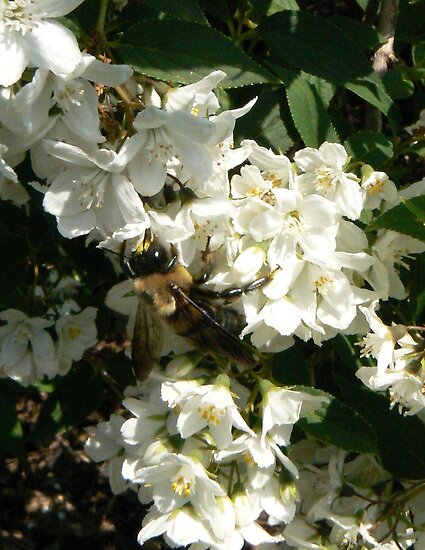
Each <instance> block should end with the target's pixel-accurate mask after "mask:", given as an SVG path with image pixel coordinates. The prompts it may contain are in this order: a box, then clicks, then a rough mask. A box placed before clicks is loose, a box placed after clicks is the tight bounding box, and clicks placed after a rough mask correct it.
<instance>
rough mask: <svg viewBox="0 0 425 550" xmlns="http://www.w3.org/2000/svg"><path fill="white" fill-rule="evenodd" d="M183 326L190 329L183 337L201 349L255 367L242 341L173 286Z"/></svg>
mask: <svg viewBox="0 0 425 550" xmlns="http://www.w3.org/2000/svg"><path fill="white" fill-rule="evenodd" d="M171 292H172V294H173V296H174V299H175V301H176V305H177V308H176V311H178V312H179V316H180V318H181V324H182V325H183V326H186V327H190V330H187V331H186V332H185V333H184V334H182V336H186V337H187V338H191V339H192V340H194V341H195V342H196V343H197V344H198V346H199V347H200V348H201V349H205V350H210V351H215V352H217V353H219V354H221V355H225V356H226V357H228V358H229V359H232V360H233V361H235V362H236V363H239V364H242V365H245V366H248V367H253V366H254V365H255V360H254V358H253V357H252V355H251V354H250V353H249V352H248V351H247V350H246V349H245V348H244V346H243V344H242V343H241V341H240V340H238V339H237V338H235V336H233V335H232V334H230V332H228V331H227V330H226V329H225V328H224V327H222V326H221V325H220V324H219V323H217V321H215V319H214V318H213V317H212V316H211V315H210V313H209V312H207V311H206V310H205V309H204V308H202V307H201V306H199V305H198V304H197V303H196V302H194V301H193V300H192V299H191V298H190V297H189V296H188V295H187V294H186V293H185V292H184V291H183V290H182V289H181V288H180V287H179V286H177V285H176V284H172V285H171Z"/></svg>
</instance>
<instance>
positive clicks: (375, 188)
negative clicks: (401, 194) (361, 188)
mask: <svg viewBox="0 0 425 550" xmlns="http://www.w3.org/2000/svg"><path fill="white" fill-rule="evenodd" d="M387 179H388V178H387V177H383V176H377V177H376V178H375V180H374V182H373V183H372V184H371V185H369V187H368V190H367V192H368V193H369V195H379V194H380V193H382V191H383V189H384V185H385V183H386V181H387Z"/></svg>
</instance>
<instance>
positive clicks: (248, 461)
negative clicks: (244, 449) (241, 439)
mask: <svg viewBox="0 0 425 550" xmlns="http://www.w3.org/2000/svg"><path fill="white" fill-rule="evenodd" d="M243 461H244V462H245V464H246V465H247V466H248V467H249V468H253V467H254V466H255V460H254V459H253V458H252V455H251V454H250V453H244V454H243Z"/></svg>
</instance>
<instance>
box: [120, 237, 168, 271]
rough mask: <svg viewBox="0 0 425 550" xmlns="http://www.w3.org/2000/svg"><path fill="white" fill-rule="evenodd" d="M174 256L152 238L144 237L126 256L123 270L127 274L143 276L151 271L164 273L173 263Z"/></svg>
mask: <svg viewBox="0 0 425 550" xmlns="http://www.w3.org/2000/svg"><path fill="white" fill-rule="evenodd" d="M174 261H175V258H174V257H173V256H172V255H171V253H170V252H168V251H167V250H166V249H165V247H164V246H162V245H161V244H159V243H156V242H154V241H153V240H152V238H145V239H144V241H143V243H142V244H141V245H140V246H139V247H138V248H137V249H136V250H135V251H134V252H133V253H132V254H131V256H130V257H128V258H126V260H125V262H124V266H123V267H124V272H125V273H126V275H127V276H129V277H131V278H134V277H144V276H146V275H150V274H152V273H166V272H167V271H168V270H169V269H170V268H171V266H172V265H173V264H174Z"/></svg>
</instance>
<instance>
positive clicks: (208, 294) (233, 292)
mask: <svg viewBox="0 0 425 550" xmlns="http://www.w3.org/2000/svg"><path fill="white" fill-rule="evenodd" d="M278 269H280V268H279V267H278V268H276V269H274V270H273V271H270V273H269V274H268V275H265V276H264V277H259V278H258V279H255V281H252V282H251V283H248V284H246V285H244V286H240V287H231V288H225V289H223V290H211V289H209V288H204V287H196V290H195V292H196V294H197V295H199V296H202V297H205V298H209V299H212V300H225V301H226V302H227V303H230V302H232V301H233V300H236V299H237V298H239V297H240V296H242V295H243V294H250V293H251V292H254V291H255V290H258V289H259V288H261V287H263V286H264V285H266V284H267V283H268V282H269V281H271V280H272V279H273V277H274V275H275V273H276V271H277V270H278Z"/></svg>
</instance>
